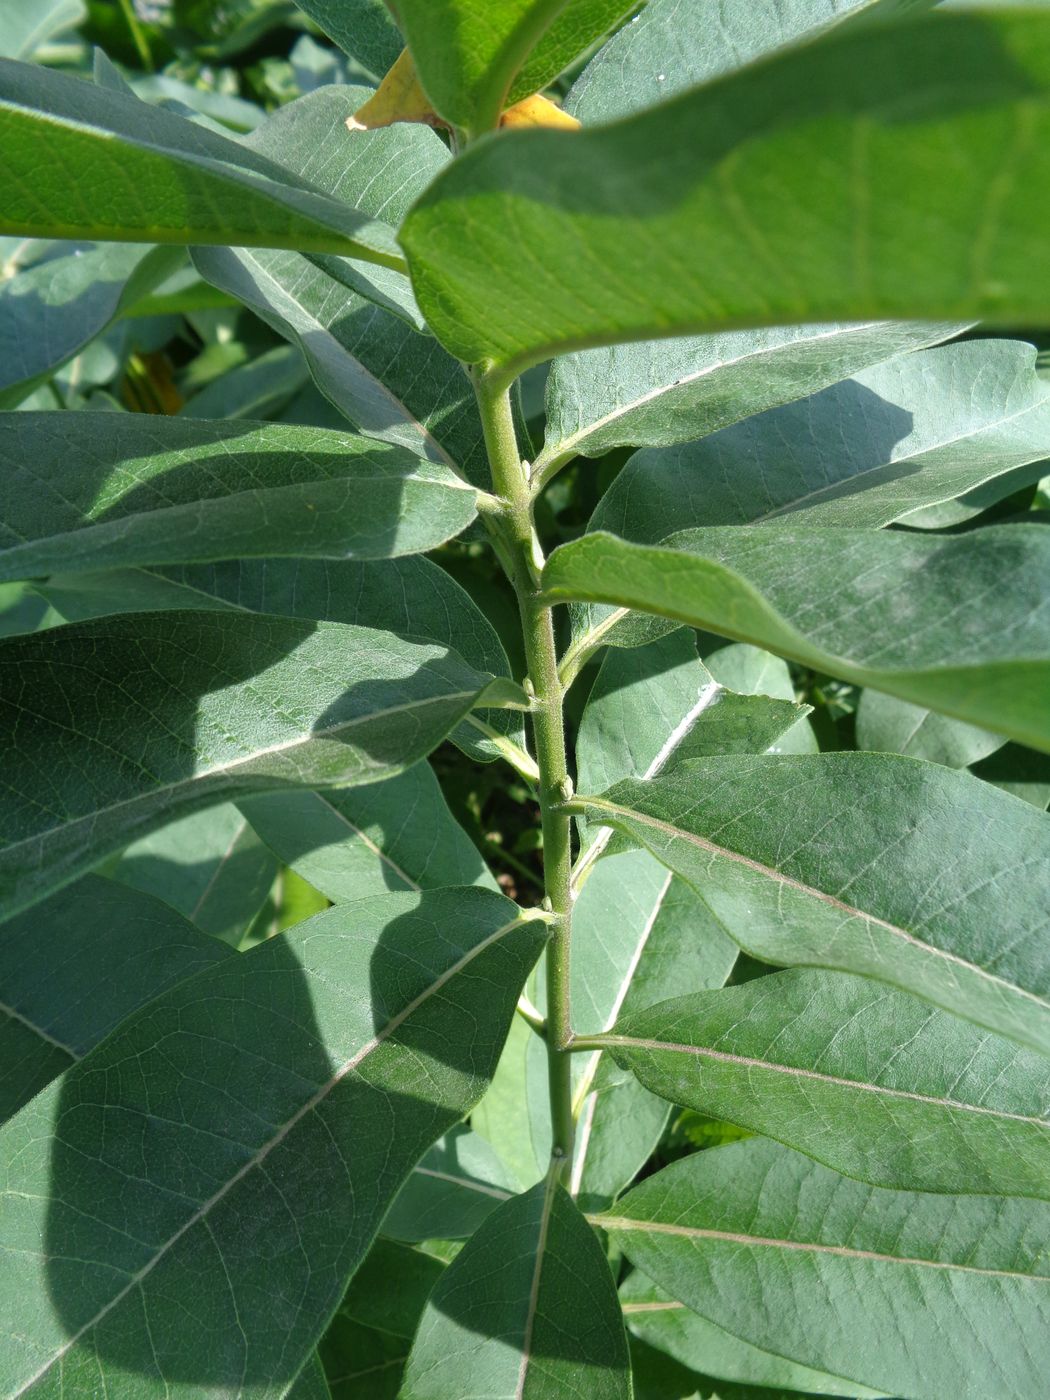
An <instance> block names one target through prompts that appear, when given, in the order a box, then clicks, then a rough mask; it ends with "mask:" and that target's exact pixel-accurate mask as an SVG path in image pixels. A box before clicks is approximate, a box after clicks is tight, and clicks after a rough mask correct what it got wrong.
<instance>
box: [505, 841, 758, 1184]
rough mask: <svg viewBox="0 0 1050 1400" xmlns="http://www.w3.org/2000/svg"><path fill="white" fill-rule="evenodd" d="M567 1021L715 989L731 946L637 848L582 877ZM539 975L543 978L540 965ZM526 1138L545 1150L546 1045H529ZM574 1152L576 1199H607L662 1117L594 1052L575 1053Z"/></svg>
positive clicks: (648, 1097) (585, 1028)
mask: <svg viewBox="0 0 1050 1400" xmlns="http://www.w3.org/2000/svg"><path fill="white" fill-rule="evenodd" d="M572 952H573V957H572V990H571V997H572V1012H573V1024H574V1025H575V1027H576V1029H577V1031H578V1032H579V1033H581V1034H587V1033H591V1034H593V1033H594V1032H595V1031H597V1030H609V1029H611V1028H612V1027H613V1025H614V1024H615V1023H616V1021H617V1019H618V1018H619V1016H620V1014H621V1012H628V1011H630V1010H631V1009H632V1008H638V1007H644V1006H648V1005H650V1004H651V1003H652V1002H653V1001H658V1000H662V999H663V998H664V997H665V996H670V995H671V994H672V993H674V992H677V991H680V990H681V988H682V987H683V986H688V987H697V988H699V987H705V988H706V987H721V986H722V984H723V983H724V982H725V980H726V978H727V977H728V976H729V974H730V972H731V971H732V968H733V964H734V963H735V962H736V956H737V950H736V945H735V944H734V943H732V942H731V940H730V939H728V938H727V937H726V935H725V934H724V933H723V932H722V930H721V929H720V928H719V926H718V924H717V922H716V921H715V919H714V918H713V917H712V915H711V914H710V912H709V911H708V909H707V908H706V907H705V905H704V904H703V903H702V902H701V900H700V899H699V898H698V897H697V896H696V895H695V894H694V893H693V891H692V890H691V889H690V888H689V887H688V886H687V885H685V884H684V883H683V882H682V881H680V880H676V879H673V878H672V876H671V874H670V872H669V871H667V870H665V869H664V868H663V867H662V866H661V865H659V864H658V863H657V862H656V861H655V860H654V859H653V858H652V856H650V855H649V854H648V852H645V851H632V852H629V853H627V854H623V855H615V856H609V857H607V858H606V859H604V860H602V861H600V862H599V863H598V864H597V865H596V866H595V867H594V869H593V870H592V871H591V872H590V874H589V875H588V876H587V880H586V883H585V884H584V885H583V888H582V890H581V891H580V894H579V897H578V899H577V901H576V905H575V908H574V912H573V945H572ZM537 976H538V982H539V986H540V988H541V993H542V990H543V988H544V986H545V983H544V979H543V969H542V968H541V969H539V971H538V974H537ZM529 1048H530V1054H529V1057H528V1071H529V1078H530V1086H529V1087H530V1103H531V1106H532V1108H533V1125H532V1139H533V1146H534V1150H535V1151H536V1155H537V1157H539V1158H541V1159H542V1158H544V1157H547V1156H549V1154H550V1139H549V1134H550V1128H549V1115H550V1108H549V1103H548V1100H547V1093H546V1088H547V1085H546V1072H547V1065H546V1053H545V1050H544V1047H543V1046H542V1044H541V1043H540V1041H539V1040H538V1039H537V1038H536V1037H533V1040H532V1042H531V1043H530V1047H529ZM572 1071H573V1100H574V1103H575V1105H576V1106H577V1110H578V1113H577V1129H576V1151H575V1155H574V1158H573V1165H572V1172H571V1176H570V1187H571V1190H572V1193H573V1195H574V1196H576V1197H577V1198H578V1200H579V1203H580V1206H581V1208H583V1209H586V1210H597V1209H600V1208H602V1207H604V1206H607V1205H608V1204H609V1203H610V1202H611V1201H612V1200H614V1199H615V1197H616V1196H618V1195H619V1193H620V1192H621V1191H622V1190H623V1188H624V1187H625V1186H626V1185H627V1184H628V1183H629V1182H630V1181H631V1180H633V1178H634V1177H635V1176H636V1175H637V1173H638V1172H639V1171H640V1170H641V1168H642V1167H643V1166H644V1165H645V1162H646V1161H647V1160H648V1158H649V1156H650V1155H651V1153H652V1152H653V1151H654V1149H655V1147H656V1145H657V1142H658V1141H659V1139H660V1136H661V1134H662V1133H663V1130H664V1128H665V1127H666V1124H667V1117H668V1112H669V1110H668V1107H667V1105H666V1103H663V1102H661V1101H660V1100H659V1099H658V1098H655V1097H654V1095H653V1094H652V1093H651V1092H649V1091H648V1090H647V1089H646V1088H643V1087H642V1085H641V1084H640V1083H639V1082H638V1081H637V1080H636V1079H635V1077H634V1076H633V1075H632V1074H631V1073H630V1072H627V1073H624V1071H623V1070H622V1069H620V1068H619V1067H618V1066H617V1065H616V1064H615V1063H614V1062H613V1060H612V1058H611V1057H610V1056H607V1055H603V1054H602V1053H601V1052H600V1051H594V1052H592V1053H590V1054H584V1055H575V1056H573V1062H572Z"/></svg>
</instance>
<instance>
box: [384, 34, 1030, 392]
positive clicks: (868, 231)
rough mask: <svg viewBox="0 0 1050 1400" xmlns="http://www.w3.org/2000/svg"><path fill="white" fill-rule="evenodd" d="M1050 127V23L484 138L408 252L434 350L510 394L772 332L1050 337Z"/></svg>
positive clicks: (457, 165)
mask: <svg viewBox="0 0 1050 1400" xmlns="http://www.w3.org/2000/svg"><path fill="white" fill-rule="evenodd" d="M1048 127H1050V20H1048V18H1047V16H1046V15H1043V14H1040V13H1024V12H1023V11H1022V12H1019V13H1016V14H1010V13H996V14H991V15H983V16H980V15H975V14H966V15H962V14H959V15H943V16H937V15H935V16H931V17H930V18H929V19H928V20H925V21H923V20H919V21H915V22H913V23H908V24H900V25H891V24H886V25H879V26H872V27H868V26H865V27H863V28H857V27H854V26H847V27H845V28H844V29H840V30H839V32H837V33H833V34H831V35H829V36H826V37H825V38H824V39H823V40H822V41H821V43H819V44H814V45H810V46H803V47H798V48H788V49H785V50H784V51H783V52H781V53H779V54H777V55H774V56H773V57H771V58H770V59H768V60H767V61H765V62H762V63H756V64H752V65H750V66H747V67H745V68H743V69H741V70H740V71H739V72H737V73H735V74H730V75H729V76H727V77H724V78H722V79H718V80H716V81H714V82H711V83H709V84H707V85H706V86H704V87H700V88H697V89H693V90H690V91H687V92H685V93H683V94H682V95H680V96H678V97H675V98H672V99H671V100H670V101H668V102H665V103H663V104H661V105H660V106H657V107H654V108H652V109H650V110H648V111H646V112H643V113H641V114H640V115H638V116H632V117H628V118H626V119H625V120H623V121H621V122H617V123H613V124H611V125H609V126H605V127H598V128H594V129H586V128H585V129H584V130H583V131H571V132H564V131H531V132H525V133H522V134H521V135H520V136H516V137H515V138H514V139H508V140H506V141H491V142H483V143H479V144H478V145H477V146H475V147H474V148H472V149H471V150H469V151H467V152H466V153H465V154H464V155H463V156H462V157H461V158H460V159H459V160H457V161H455V162H454V163H453V164H452V165H451V166H449V167H448V169H447V170H446V171H445V172H444V173H443V174H442V175H440V176H439V177H438V179H437V180H436V181H435V183H434V184H433V185H432V186H431V187H430V189H429V190H428V191H427V192H426V194H425V195H424V196H423V198H422V199H421V200H420V202H419V203H418V204H417V205H416V207H415V209H414V210H413V212H412V213H411V214H410V215H409V217H408V219H407V220H406V222H405V225H404V227H403V229H402V233H401V242H402V246H403V247H404V248H405V250H406V252H407V253H408V257H409V263H410V266H411V268H412V275H413V282H414V285H415V289H416V296H417V298H418V300H419V303H420V306H421V307H422V308H423V311H424V312H425V314H426V315H427V319H428V320H429V321H430V323H431V325H432V326H433V328H434V331H435V334H437V335H438V336H439V337H440V339H441V340H442V342H443V343H444V345H445V346H446V347H447V348H448V349H449V350H450V351H451V352H452V353H453V354H454V355H456V356H457V357H458V358H460V359H462V360H465V361H468V362H473V363H484V364H486V365H490V366H492V367H494V369H495V372H496V373H495V377H496V378H497V379H498V380H500V381H502V380H504V379H505V378H508V377H510V376H511V375H513V374H515V373H518V372H520V371H521V370H522V369H524V368H525V367H526V366H527V365H529V364H534V363H537V362H538V361H541V360H544V359H547V358H549V357H550V356H551V355H553V354H557V353H559V352H564V351H566V350H578V349H584V348H586V347H587V346H589V345H599V344H613V343H616V342H619V341H626V340H649V339H653V338H654V337H660V336H674V335H688V334H694V333H699V332H703V331H715V330H719V329H726V330H728V329H733V328H742V327H745V326H748V325H756V324H758V325H773V324H783V323H792V322H801V321H833V320H866V319H897V318H901V319H911V318H916V317H926V318H936V319H951V320H955V319H960V320H970V319H985V318H987V319H991V320H995V321H998V322H1000V323H1002V322H1004V321H1009V320H1011V319H1013V320H1016V321H1019V322H1022V323H1025V322H1031V321H1033V320H1034V321H1038V320H1039V318H1040V317H1043V318H1044V319H1045V317H1046V315H1047V314H1048V313H1050V299H1048V297H1047V294H1046V293H1045V292H1044V291H1043V290H1042V288H1043V287H1044V283H1045V279H1043V277H1042V264H1043V251H1042V245H1041V242H1040V240H1039V239H1038V238H1037V237H1034V236H1033V233H1032V231H1033V230H1034V229H1039V228H1041V227H1043V226H1044V225H1045V223H1046V222H1047V221H1048V219H1050V193H1048V191H1050V141H1047V140H1046V139H1044V138H1045V135H1046V129H1047V128H1048ZM654 151H659V152H660V153H661V159H660V160H659V161H654V160H653V152H654Z"/></svg>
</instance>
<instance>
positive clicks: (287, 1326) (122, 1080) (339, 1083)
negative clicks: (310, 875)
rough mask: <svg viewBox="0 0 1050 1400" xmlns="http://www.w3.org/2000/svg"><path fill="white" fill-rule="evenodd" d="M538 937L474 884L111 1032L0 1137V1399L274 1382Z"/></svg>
mask: <svg viewBox="0 0 1050 1400" xmlns="http://www.w3.org/2000/svg"><path fill="white" fill-rule="evenodd" d="M544 936H545V929H544V926H543V925H542V924H541V923H539V922H537V921H531V922H530V921H527V920H523V919H522V918H521V917H520V916H519V914H518V911H517V909H516V908H515V906H514V905H512V904H511V903H510V902H509V901H508V900H505V899H503V898H502V896H500V895H496V894H493V893H491V892H490V891H487V890H455V891H432V892H430V893H428V894H425V895H421V896H417V895H384V896H382V897H381V898H379V899H376V900H369V901H363V902H361V903H359V904H357V905H354V906H347V907H345V908H339V909H332V910H329V911H328V912H327V913H325V914H321V915H319V916H317V917H316V918H315V919H312V920H310V921H308V922H307V923H305V924H302V925H300V926H299V927H298V928H296V929H295V930H294V931H292V932H291V933H289V934H286V935H284V936H282V937H281V938H278V939H273V940H271V941H269V942H267V943H265V944H263V945H262V946H261V947H259V948H257V949H256V950H255V951H253V952H251V953H245V954H242V955H240V956H237V957H230V958H228V959H226V960H224V962H223V963H222V964H220V966H219V967H217V968H215V969H212V970H210V971H208V972H204V973H201V974H200V975H198V976H197V977H195V978H192V979H191V980H189V981H187V982H183V983H181V984H180V985H179V986H177V987H175V988H174V989H173V990H171V991H169V992H167V993H165V994H164V996H163V997H161V998H158V999H157V1000H156V1001H154V1002H153V1003H152V1004H151V1005H150V1006H148V1007H146V1008H144V1009H143V1010H142V1011H141V1012H139V1013H138V1014H137V1015H136V1016H135V1017H133V1018H132V1019H131V1020H130V1021H127V1022H125V1023H124V1025H123V1026H122V1027H121V1028H120V1030H119V1031H117V1032H116V1034H115V1035H113V1036H111V1037H110V1038H109V1039H108V1040H107V1041H106V1042H105V1043H104V1044H103V1045H102V1046H100V1047H99V1048H98V1049H97V1050H96V1051H95V1052H94V1053H93V1054H92V1055H91V1056H89V1057H88V1058H87V1059H86V1060H85V1061H84V1062H83V1064H81V1065H80V1066H79V1067H78V1068H77V1069H75V1070H73V1071H71V1072H70V1073H69V1074H67V1075H66V1076H65V1077H64V1078H63V1080H62V1081H60V1082H59V1083H58V1084H56V1085H55V1086H53V1087H52V1088H49V1089H47V1090H45V1091H44V1093H43V1094H41V1095H39V1096H38V1097H37V1098H36V1099H35V1100H34V1101H33V1102H32V1103H31V1104H30V1105H28V1106H27V1108H26V1109H25V1110H23V1112H22V1113H21V1114H19V1115H18V1116H17V1117H16V1118H15V1119H13V1120H12V1121H11V1123H10V1124H8V1126H7V1127H6V1128H5V1129H4V1131H3V1135H2V1142H3V1148H2V1160H3V1161H4V1163H5V1164H6V1168H5V1173H4V1180H3V1199H4V1208H3V1213H2V1222H3V1223H2V1226H0V1231H2V1235H0V1257H2V1259H3V1276H4V1279H5V1298H4V1310H3V1319H4V1320H3V1324H0V1325H2V1327H3V1330H4V1332H5V1333H6V1340H5V1341H4V1344H3V1346H2V1347H0V1380H2V1384H3V1389H4V1393H5V1394H8V1395H20V1394H27V1393H28V1394H32V1395H33V1396H50V1395H55V1396H58V1395H61V1394H66V1395H68V1394H69V1393H70V1391H72V1392H73V1393H77V1394H79V1393H84V1390H85V1387H88V1388H90V1387H95V1386H97V1385H99V1384H100V1379H101V1381H102V1382H105V1381H106V1379H107V1377H109V1378H111V1386H115V1385H118V1384H121V1383H126V1380H125V1378H126V1377H128V1376H129V1375H130V1376H136V1377H140V1378H142V1379H144V1380H145V1381H146V1382H148V1383H150V1384H151V1385H153V1386H158V1385H160V1386H163V1385H164V1383H165V1382H167V1384H168V1385H169V1386H170V1387H171V1389H170V1390H169V1393H173V1394H176V1395H179V1396H189V1395H192V1394H198V1395H199V1394H201V1393H202V1392H212V1393H216V1392H222V1391H224V1390H225V1391H234V1392H236V1391H238V1390H241V1391H242V1392H243V1391H248V1390H250V1391H252V1392H253V1393H256V1394H259V1395H265V1396H277V1395H280V1394H283V1392H284V1389H285V1388H286V1387H287V1384H288V1382H290V1381H291V1379H292V1378H293V1377H294V1376H295V1375H296V1373H297V1372H298V1370H299V1368H300V1367H301V1366H302V1365H303V1363H304V1362H305V1360H306V1358H307V1356H308V1355H309V1352H310V1350H311V1349H312V1348H313V1346H314V1345H315V1344H316V1341H317V1339H318V1336H319V1334H320V1332H321V1331H322V1329H323V1327H324V1325H325V1324H326V1322H327V1320H328V1318H329V1317H330V1315H331V1313H332V1311H333V1310H334V1308H335V1306H336V1304H337V1303H338V1302H339V1299H340V1296H341V1294H342V1291H343V1288H344V1287H345V1284H346V1280H347V1278H348V1277H349V1275H350V1274H351V1273H352V1272H353V1270H354V1268H355V1267H356V1265H357V1264H358V1263H359V1262H360V1260H361V1259H362V1257H363V1256H364V1253H365V1251H366V1250H367V1248H368V1246H369V1244H370V1243H371V1241H372V1238H373V1237H374V1235H375V1232H376V1230H377V1228H378V1226H379V1223H380V1221H381V1219H382V1215H383V1212H384V1211H385V1209H386V1207H387V1206H388V1204H389V1202H390V1200H391V1198H392V1196H393V1195H394V1193H395V1191H396V1190H397V1189H398V1187H399V1186H400V1184H401V1182H402V1181H403V1180H404V1178H405V1177H406V1176H407V1174H408V1172H409V1170H410V1168H411V1166H412V1163H413V1162H414V1161H415V1159H416V1158H417V1157H418V1156H419V1155H420V1154H421V1152H422V1151H423V1150H424V1149H425V1147H426V1146H427V1144H428V1143H429V1142H431V1141H433V1140H434V1139H435V1138H437V1137H438V1136H440V1134H441V1133H442V1132H444V1131H446V1130H447V1129H448V1128H449V1127H451V1126H452V1124H453V1123H454V1122H455V1121H456V1120H458V1119H459V1118H461V1117H462V1116H463V1114H464V1113H466V1112H468V1111H469V1109H470V1107H471V1106H472V1104H473V1103H474V1102H476V1100H477V1099H478V1097H479V1096H480V1095H481V1093H482V1092H483V1090H484V1087H485V1085H486V1083H487V1082H488V1079H489V1077H490V1076H491V1073H492V1070H493V1068H494V1067H495V1063H496V1059H497V1057H498V1055H499V1051H500V1047H501V1045H502V1043H503V1039H504V1037H505V1035H506V1031H507V1026H508V1024H509V1021H510V1019H511V1017H512V1015H513V1007H514V1002H515V999H516V997H517V995H518V989H519V987H520V985H521V983H522V982H523V980H524V978H525V975H526V973H527V971H528V968H529V966H530V965H531V963H532V961H533V960H534V959H535V957H536V955H537V953H538V951H539V949H540V947H541V946H542V943H543V940H544ZM231 1008H235V1010H234V1011H231ZM42 1243H43V1249H41V1244H42ZM290 1299H294V1305H290V1303H289V1300H290ZM198 1323H199V1325H198Z"/></svg>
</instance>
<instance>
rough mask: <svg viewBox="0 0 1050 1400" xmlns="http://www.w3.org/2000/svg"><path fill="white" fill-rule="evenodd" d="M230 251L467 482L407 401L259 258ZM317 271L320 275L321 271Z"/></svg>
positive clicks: (243, 250)
mask: <svg viewBox="0 0 1050 1400" xmlns="http://www.w3.org/2000/svg"><path fill="white" fill-rule="evenodd" d="M229 251H232V252H234V256H235V257H236V258H237V259H238V260H239V261H241V262H243V263H250V264H251V265H252V267H254V268H256V269H257V270H258V272H259V275H260V276H261V277H262V278H263V279H265V281H266V283H267V285H268V286H270V287H272V288H274V289H275V290H276V292H278V293H279V294H280V296H281V297H283V298H285V299H286V300H287V301H290V302H291V303H292V305H293V306H294V307H296V309H297V310H298V312H299V314H300V315H301V316H303V318H304V319H305V320H307V321H309V323H310V324H311V326H314V327H316V329H317V332H318V334H320V335H322V336H323V337H324V339H325V340H327V341H330V342H331V344H332V345H334V346H335V347H336V348H337V349H338V350H339V352H340V354H342V355H345V356H346V358H347V359H348V360H351V361H352V362H353V363H354V364H355V365H356V366H357V369H358V372H359V373H360V374H362V375H363V376H364V377H366V378H367V379H368V381H369V383H370V384H371V385H372V386H374V388H375V389H376V390H377V391H378V392H379V394H380V395H381V396H382V397H383V398H384V399H385V400H386V402H387V403H388V404H389V405H390V407H391V408H392V409H393V411H394V413H395V415H396V417H397V418H399V419H400V420H401V421H402V422H403V423H404V424H405V425H406V426H407V427H409V428H412V429H414V430H415V431H416V432H418V433H419V436H420V438H421V440H422V443H423V446H424V447H426V448H428V449H430V450H429V451H428V452H427V453H425V454H424V455H425V458H426V460H427V461H437V462H440V463H442V464H443V465H444V466H446V467H449V468H450V469H451V470H452V471H453V472H454V473H455V474H456V476H459V477H461V478H462V479H463V480H464V481H465V478H463V476H462V472H461V471H460V469H459V467H458V466H457V465H456V463H455V462H454V461H453V459H452V458H451V457H450V456H449V454H448V453H447V452H446V451H445V449H444V448H443V447H442V446H441V443H440V442H438V440H437V438H435V437H434V436H433V435H432V434H431V432H430V431H429V429H427V428H425V427H424V426H423V424H422V423H421V422H420V421H419V419H418V418H416V416H415V414H413V413H411V412H409V409H408V405H407V404H406V403H405V402H404V400H403V399H399V398H398V397H397V395H396V394H393V393H391V391H390V390H389V389H388V388H387V386H386V385H385V384H384V383H383V381H382V380H381V379H377V378H376V376H375V375H374V374H373V373H372V372H371V370H370V369H369V368H368V366H367V365H366V364H364V363H363V361H361V360H359V359H358V358H357V356H356V355H353V354H351V352H350V351H349V350H348V349H347V348H346V346H345V345H344V344H343V343H342V341H340V340H338V339H337V338H336V337H335V336H334V335H333V334H332V332H331V330H330V329H329V328H328V327H327V326H326V325H324V324H323V322H321V321H319V320H318V319H317V317H316V316H314V315H313V314H312V313H311V312H309V311H307V309H306V307H305V306H303V304H302V302H301V301H298V300H297V299H296V298H295V297H294V296H292V295H291V293H290V292H288V291H287V290H286V289H285V288H284V287H283V286H282V285H281V283H280V282H278V280H277V279H276V277H274V276H272V275H271V274H270V273H269V272H268V271H267V270H266V268H265V267H263V265H262V264H261V263H260V262H259V260H258V258H256V257H255V256H254V255H253V254H252V253H251V252H250V251H249V250H248V249H246V248H238V249H236V250H232V249H231V250H229ZM315 270H317V271H319V270H320V269H315ZM324 275H327V274H324ZM291 329H292V330H293V333H294V334H295V336H296V339H298V337H299V332H298V330H296V328H295V327H294V325H293V326H292V327H291ZM340 411H342V410H340ZM358 431H359V432H362V433H364V432H365V429H363V428H359V429H358ZM408 450H410V449H408V448H406V451H408ZM431 453H433V454H434V455H431Z"/></svg>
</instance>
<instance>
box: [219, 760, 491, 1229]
mask: <svg viewBox="0 0 1050 1400" xmlns="http://www.w3.org/2000/svg"><path fill="white" fill-rule="evenodd" d="M241 810H242V811H243V812H244V814H245V815H246V816H247V818H248V819H249V821H250V822H251V824H252V826H253V827H254V828H255V830H256V831H257V832H258V833H259V835H260V836H261V837H262V839H263V840H264V841H265V842H266V843H267V845H268V846H269V847H270V848H271V850H273V851H275V852H276V853H277V855H278V856H280V858H281V860H282V861H283V862H284V863H285V864H286V865H290V866H292V868H293V869H294V870H296V871H298V873H299V874H300V875H302V877H303V878H304V879H305V880H309V882H310V883H311V885H314V886H315V887H316V888H317V889H319V890H321V891H322V892H323V893H324V894H326V895H327V896H328V898H329V899H331V900H333V901H334V902H335V903H337V904H338V903H340V902H341V901H346V900H353V899H361V898H363V897H364V896H365V895H373V894H382V893H383V891H384V890H421V889H436V888H441V887H443V886H447V885H474V884H484V885H487V886H489V887H490V888H492V889H495V887H496V886H495V882H494V880H493V878H492V876H491V875H490V874H489V872H488V868H487V867H486V865H485V862H484V861H483V860H482V858H481V855H480V854H479V852H478V848H477V847H476V846H475V845H474V843H473V841H471V839H470V837H469V836H468V835H467V834H466V832H465V831H464V830H463V828H462V827H461V826H460V825H459V823H458V822H457V821H456V819H455V818H454V817H453V815H452V813H451V812H450V811H449V808H448V804H447V803H446V801H445V799H444V796H443V795H442V792H441V788H440V786H439V784H438V781H437V779H436V778H435V776H434V772H433V769H432V768H431V767H430V765H429V764H428V763H417V764H415V765H414V766H413V767H411V768H409V769H408V771H407V772H405V773H402V774H400V775H399V776H398V777H396V778H388V779H387V780H386V781H385V782H382V783H370V784H368V785H367V786H364V787H356V788H350V789H348V790H345V791H342V792H282V793H275V794H274V795H273V796H270V797H252V798H248V799H247V800H245V801H242V802H241ZM434 1233H435V1234H440V1231H435V1232H434ZM423 1238H426V1237H425V1236H424V1237H423Z"/></svg>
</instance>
